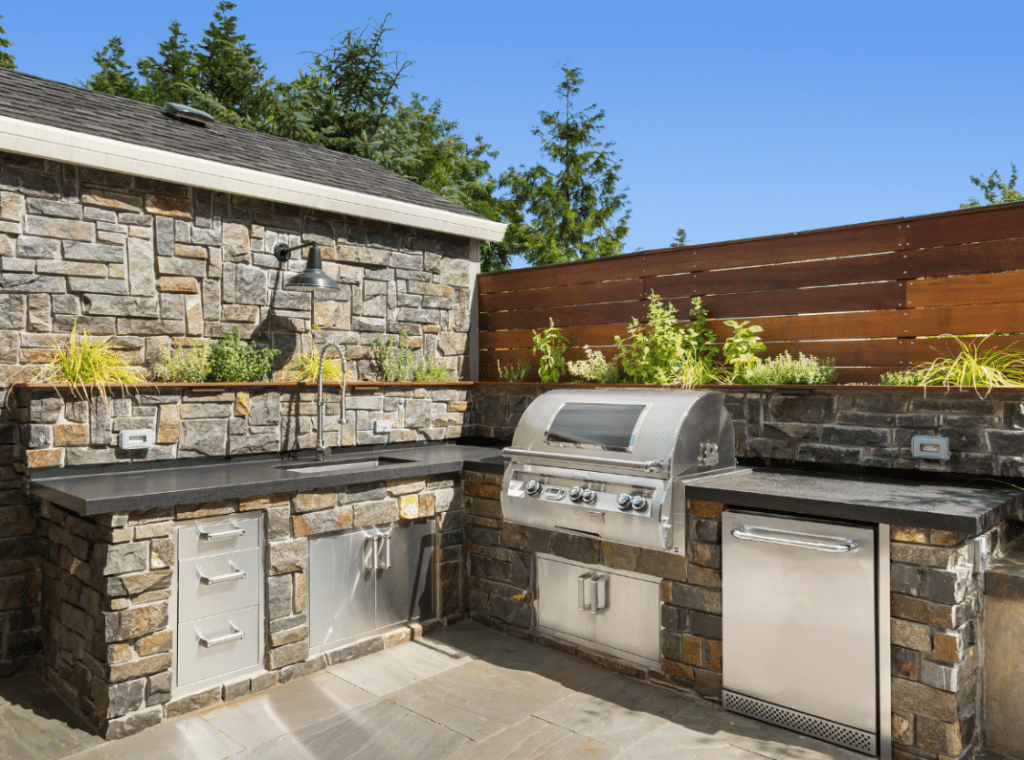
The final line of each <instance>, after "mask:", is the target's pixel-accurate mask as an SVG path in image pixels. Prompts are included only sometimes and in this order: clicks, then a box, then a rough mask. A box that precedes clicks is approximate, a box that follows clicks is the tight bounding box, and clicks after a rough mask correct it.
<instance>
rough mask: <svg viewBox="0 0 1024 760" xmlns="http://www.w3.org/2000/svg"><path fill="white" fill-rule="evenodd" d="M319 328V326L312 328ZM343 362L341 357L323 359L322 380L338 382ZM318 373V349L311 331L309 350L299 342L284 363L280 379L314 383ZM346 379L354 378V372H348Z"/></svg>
mask: <svg viewBox="0 0 1024 760" xmlns="http://www.w3.org/2000/svg"><path fill="white" fill-rule="evenodd" d="M314 329H317V330H318V329H320V328H314ZM343 367H344V363H343V362H342V361H341V359H338V358H331V359H324V380H326V381H327V382H329V383H340V382H341V378H342V371H343ZM319 374H320V350H319V349H318V348H317V347H316V340H314V337H313V332H312V331H311V332H310V333H309V350H308V351H307V350H306V349H304V348H303V347H302V344H301V342H300V344H299V347H298V350H297V351H296V352H295V353H294V354H292V357H291V359H289V360H288V364H287V365H285V368H284V371H283V372H282V374H281V379H282V380H295V381H297V382H300V383H315V382H316V381H317V379H318V377H319ZM348 379H349V380H355V379H356V378H355V373H353V372H352V370H349V372H348Z"/></svg>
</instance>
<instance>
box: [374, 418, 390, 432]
mask: <svg viewBox="0 0 1024 760" xmlns="http://www.w3.org/2000/svg"><path fill="white" fill-rule="evenodd" d="M394 429H395V421H394V420H374V421H373V432H374V433H390V432H392V431H394Z"/></svg>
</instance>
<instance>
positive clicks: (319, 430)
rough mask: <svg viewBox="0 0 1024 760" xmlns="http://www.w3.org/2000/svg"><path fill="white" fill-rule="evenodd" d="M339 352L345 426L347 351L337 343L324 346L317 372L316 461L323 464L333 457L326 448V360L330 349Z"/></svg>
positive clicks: (342, 421)
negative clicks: (326, 459) (325, 460)
mask: <svg viewBox="0 0 1024 760" xmlns="http://www.w3.org/2000/svg"><path fill="white" fill-rule="evenodd" d="M332 348H333V349H334V350H335V351H337V352H338V356H339V357H341V424H342V425H344V424H345V417H346V414H345V390H346V387H347V385H348V362H347V361H346V359H345V349H344V348H342V347H341V346H339V345H338V344H337V343H326V344H324V350H323V351H321V352H320V365H319V366H318V367H317V371H316V461H318V462H322V461H323V460H324V458H325V457H329V456H330V455H331V447H330V446H324V359H325V358H327V352H328V351H329V350H330V349H332Z"/></svg>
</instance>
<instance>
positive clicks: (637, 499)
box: [632, 496, 647, 512]
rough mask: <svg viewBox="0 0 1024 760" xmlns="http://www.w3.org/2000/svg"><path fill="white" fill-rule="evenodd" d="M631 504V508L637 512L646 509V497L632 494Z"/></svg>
mask: <svg viewBox="0 0 1024 760" xmlns="http://www.w3.org/2000/svg"><path fill="white" fill-rule="evenodd" d="M632 504H633V509H635V510H636V511H637V512H643V511H644V510H645V509H647V499H645V498H644V497H643V496H634V497H633V502H632Z"/></svg>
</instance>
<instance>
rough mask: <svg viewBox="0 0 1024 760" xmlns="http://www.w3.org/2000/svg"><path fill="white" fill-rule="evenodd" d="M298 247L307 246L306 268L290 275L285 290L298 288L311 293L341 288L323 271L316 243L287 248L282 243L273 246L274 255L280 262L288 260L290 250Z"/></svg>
mask: <svg viewBox="0 0 1024 760" xmlns="http://www.w3.org/2000/svg"><path fill="white" fill-rule="evenodd" d="M300 248H309V256H308V257H307V259H306V268H305V270H303V271H302V272H299V273H298V274H297V275H295V276H294V277H292V278H291V279H290V280H288V282H286V283H285V284H284V289H285V290H299V291H302V292H305V293H312V292H314V291H318V290H341V286H340V285H338V283H337V282H336V281H335V280H334V278H332V277H328V276H327V273H326V272H324V268H323V263H322V262H321V261H320V247H319V246H318V245H317V244H316V243H303V244H302V245H293V246H292V247H291V248H289V247H288V246H287V245H285V244H284V243H278V244H277V245H275V246H274V255H275V256H277V260H278V261H281V262H285V261H288V260H289V259H290V258H291V257H292V251H297V250H299V249H300Z"/></svg>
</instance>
